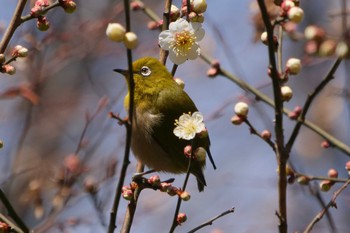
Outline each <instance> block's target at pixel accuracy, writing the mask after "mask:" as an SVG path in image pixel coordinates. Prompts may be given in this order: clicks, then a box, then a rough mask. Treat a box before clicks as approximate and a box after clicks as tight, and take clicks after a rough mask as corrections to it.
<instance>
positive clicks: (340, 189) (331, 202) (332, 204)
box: [304, 179, 350, 233]
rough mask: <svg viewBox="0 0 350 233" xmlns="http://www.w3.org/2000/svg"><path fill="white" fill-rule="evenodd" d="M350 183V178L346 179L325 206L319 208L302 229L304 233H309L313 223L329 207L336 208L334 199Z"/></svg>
mask: <svg viewBox="0 0 350 233" xmlns="http://www.w3.org/2000/svg"><path fill="white" fill-rule="evenodd" d="M349 184H350V179H348V181H347V182H346V183H344V184H343V185H342V186H341V187H340V188H339V189H338V190H337V191H336V192H334V194H333V196H332V198H331V200H330V201H329V202H328V204H327V206H326V207H325V208H324V209H323V210H321V211H320V212H319V213H318V214H317V215H316V216H315V217H314V218H313V219H312V221H311V222H310V223H309V225H308V226H307V227H306V229H305V230H304V233H309V232H311V230H312V228H313V227H314V226H315V224H316V223H317V222H319V221H320V220H321V219H322V218H323V216H324V215H325V214H326V213H327V211H328V210H329V208H330V207H334V208H337V204H336V202H335V200H336V199H337V198H338V196H339V195H340V194H341V193H342V192H343V191H344V190H345V189H346V188H347V187H348V185H349Z"/></svg>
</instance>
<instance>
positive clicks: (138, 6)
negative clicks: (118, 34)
mask: <svg viewBox="0 0 350 233" xmlns="http://www.w3.org/2000/svg"><path fill="white" fill-rule="evenodd" d="M144 7H145V5H144V4H143V2H139V1H132V2H131V3H130V8H131V9H132V10H133V11H136V10H140V9H143V8H144Z"/></svg>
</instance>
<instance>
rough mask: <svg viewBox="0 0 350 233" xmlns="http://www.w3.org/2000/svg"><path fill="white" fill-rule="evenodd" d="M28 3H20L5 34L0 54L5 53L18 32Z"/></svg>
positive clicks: (24, 1)
mask: <svg viewBox="0 0 350 233" xmlns="http://www.w3.org/2000/svg"><path fill="white" fill-rule="evenodd" d="M26 3H27V0H20V1H18V3H17V6H16V9H15V12H14V13H13V16H12V19H11V21H10V24H9V26H8V27H7V29H6V31H5V34H4V36H3V38H2V40H1V42H0V53H4V52H5V50H6V48H7V46H8V44H9V42H10V40H11V38H12V36H13V33H14V32H15V31H16V29H17V27H18V26H19V25H20V24H21V15H22V12H23V9H24V7H25V5H26Z"/></svg>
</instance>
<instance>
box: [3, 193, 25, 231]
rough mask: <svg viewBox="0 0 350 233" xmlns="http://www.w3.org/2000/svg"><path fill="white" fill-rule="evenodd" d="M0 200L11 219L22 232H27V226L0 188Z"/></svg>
mask: <svg viewBox="0 0 350 233" xmlns="http://www.w3.org/2000/svg"><path fill="white" fill-rule="evenodd" d="M0 200H1V202H2V203H3V204H4V206H5V208H6V210H7V212H8V215H9V216H10V217H11V218H12V219H13V221H14V222H15V223H16V224H17V225H18V226H19V227H20V228H21V229H22V231H23V232H24V233H29V228H28V227H27V226H26V224H25V223H24V222H23V221H22V219H21V218H20V217H19V216H18V214H17V213H16V211H15V209H14V208H13V207H12V205H11V203H10V201H9V200H8V199H7V197H6V195H5V193H4V192H3V191H2V189H0Z"/></svg>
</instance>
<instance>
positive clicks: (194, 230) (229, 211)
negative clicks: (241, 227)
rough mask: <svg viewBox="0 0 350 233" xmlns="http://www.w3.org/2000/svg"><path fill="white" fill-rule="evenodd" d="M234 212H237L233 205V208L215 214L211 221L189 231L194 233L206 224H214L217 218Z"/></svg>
mask: <svg viewBox="0 0 350 233" xmlns="http://www.w3.org/2000/svg"><path fill="white" fill-rule="evenodd" d="M233 212H235V207H232V208H231V209H228V210H226V211H225V212H222V213H221V214H219V215H217V216H215V217H214V218H212V219H210V220H209V221H207V222H205V223H203V224H201V225H199V226H198V227H196V228H193V229H192V230H190V231H189V232H187V233H193V232H196V231H198V230H199V229H201V228H203V227H205V226H209V225H212V224H213V222H214V221H215V220H217V219H219V218H221V217H223V216H225V215H227V214H230V213H233Z"/></svg>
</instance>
